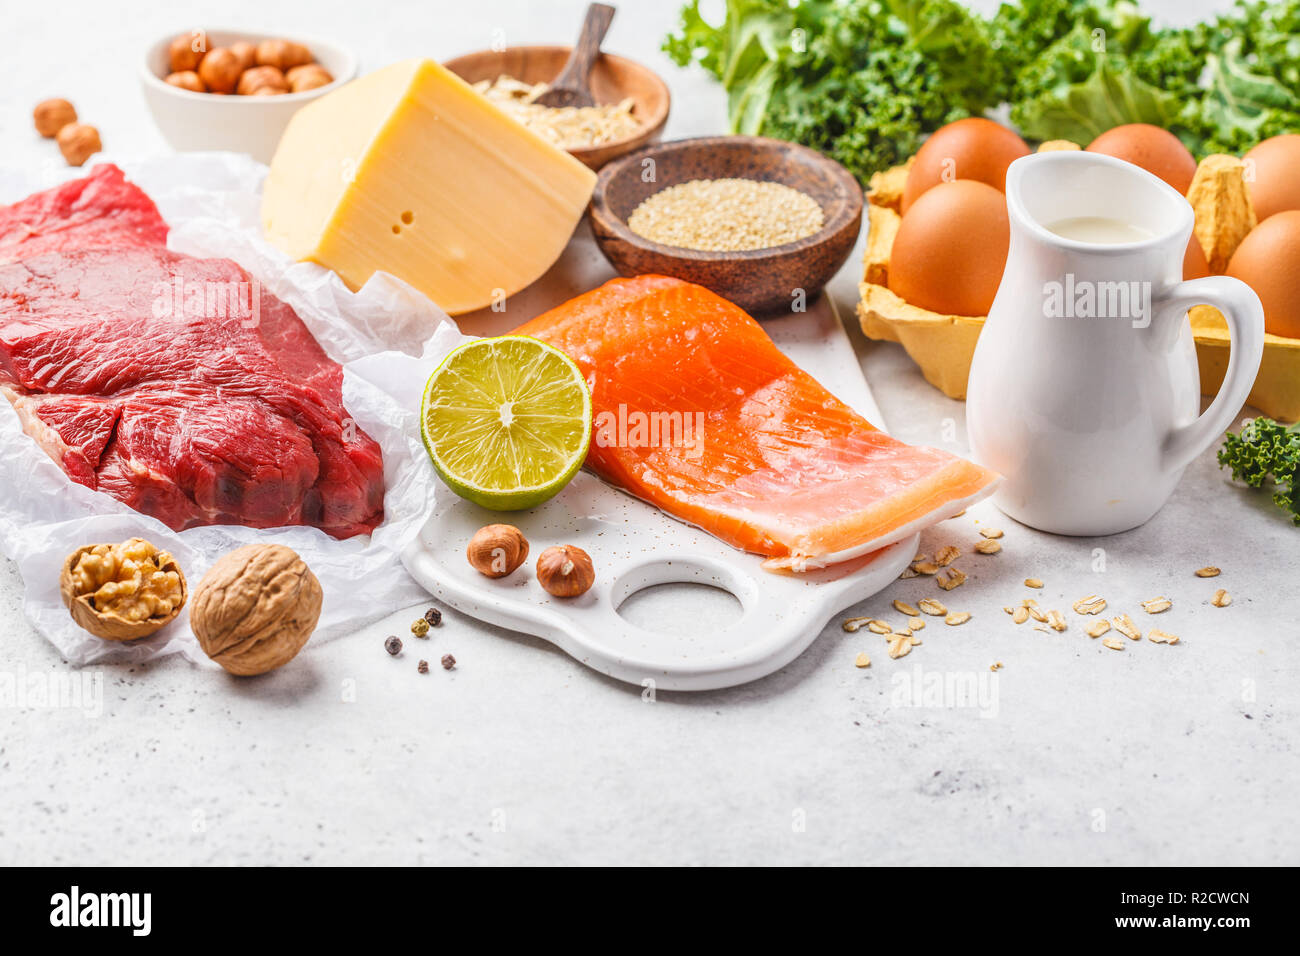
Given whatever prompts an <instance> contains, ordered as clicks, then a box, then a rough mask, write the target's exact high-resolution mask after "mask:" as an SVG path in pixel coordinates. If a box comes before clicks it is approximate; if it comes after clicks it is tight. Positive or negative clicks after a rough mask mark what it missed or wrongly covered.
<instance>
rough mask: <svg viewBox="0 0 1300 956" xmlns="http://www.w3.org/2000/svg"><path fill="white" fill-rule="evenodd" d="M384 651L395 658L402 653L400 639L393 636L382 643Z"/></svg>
mask: <svg viewBox="0 0 1300 956" xmlns="http://www.w3.org/2000/svg"><path fill="white" fill-rule="evenodd" d="M384 650H386V651H388V653H390V654H392V655H393V656H394V657H396V656H397V655H398V654H400V653H402V639H401V638H400V637H398V636H397V635H396V634H394V635H393V636H392V637H390V638H389V639H388V640H386V641H384Z"/></svg>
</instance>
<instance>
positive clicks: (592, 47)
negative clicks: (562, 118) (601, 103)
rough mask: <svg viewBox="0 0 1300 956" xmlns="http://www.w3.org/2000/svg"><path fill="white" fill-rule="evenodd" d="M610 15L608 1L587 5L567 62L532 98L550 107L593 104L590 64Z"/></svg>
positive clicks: (605, 30)
mask: <svg viewBox="0 0 1300 956" xmlns="http://www.w3.org/2000/svg"><path fill="white" fill-rule="evenodd" d="M613 19H614V8H613V7H611V6H609V5H607V4H604V3H593V4H591V5H590V6H589V7H587V16H586V18H585V19H584V20H583V21H582V33H581V34H580V35H579V36H578V42H577V44H575V45H574V47H573V52H572V53H570V54H569V59H568V62H566V63H565V64H564V69H563V70H561V71H560V75H559V76H557V77H556V78H555V79H554V80H553V81H552V82H551V84H550V89H548V90H547V91H546V92H545V93H543V94H542V95H541V96H539V97H538V98H537V99H536V100H534V102H536V103H538V104H540V105H541V106H551V107H563V106H595V105H596V101H595V99H593V98H592V95H591V67H592V64H594V63H595V62H596V57H598V56H600V43H601V41H602V40H604V39H605V33H606V32H607V31H608V30H609V23H610V21H611V20H613Z"/></svg>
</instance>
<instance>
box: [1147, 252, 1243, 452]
mask: <svg viewBox="0 0 1300 956" xmlns="http://www.w3.org/2000/svg"><path fill="white" fill-rule="evenodd" d="M1194 305H1211V306H1213V307H1214V308H1216V309H1218V310H1219V311H1220V312H1221V313H1222V314H1223V317H1224V319H1226V320H1227V323H1228V335H1229V337H1230V339H1231V351H1230V352H1229V353H1228V369H1227V371H1226V372H1225V373H1224V376H1223V384H1222V385H1220V386H1219V393H1218V394H1217V395H1216V396H1215V397H1214V401H1213V402H1211V403H1210V407H1209V408H1207V409H1206V410H1205V411H1204V412H1202V413H1201V415H1200V416H1199V417H1198V418H1197V419H1196V420H1195V421H1194V422H1191V423H1189V424H1187V425H1183V426H1181V427H1179V428H1175V429H1174V430H1173V431H1171V432H1170V433H1169V434H1168V435H1167V436H1166V437H1165V441H1164V447H1163V448H1162V449H1161V457H1162V458H1163V459H1164V463H1165V468H1166V469H1167V470H1169V471H1174V470H1177V469H1180V468H1184V467H1186V466H1187V465H1188V464H1190V463H1191V461H1192V459H1194V458H1195V457H1196V456H1197V455H1199V454H1200V453H1201V452H1203V451H1205V449H1206V448H1208V447H1210V445H1211V444H1212V443H1213V442H1214V441H1215V440H1216V439H1217V438H1218V437H1219V436H1220V435H1222V434H1223V433H1224V432H1225V431H1227V429H1228V427H1229V426H1230V425H1231V424H1232V421H1233V419H1234V418H1235V417H1236V415H1237V412H1238V411H1239V410H1240V409H1241V406H1242V405H1244V404H1245V403H1246V398H1247V397H1248V396H1249V395H1250V390H1251V388H1252V387H1253V386H1254V384H1255V376H1256V375H1257V374H1258V372H1259V363H1260V360H1261V358H1262V357H1263V355H1264V307H1263V306H1262V305H1261V304H1260V301H1259V296H1257V295H1256V294H1255V291H1254V290H1253V289H1251V288H1250V286H1248V285H1246V283H1244V282H1242V281H1240V280H1238V279H1233V278H1230V277H1228V276H1209V277H1208V278H1204V279H1189V280H1188V281H1186V282H1180V283H1178V284H1177V285H1176V286H1174V287H1173V288H1172V289H1171V290H1170V291H1169V293H1168V294H1167V295H1165V296H1163V297H1162V298H1161V299H1160V301H1158V302H1156V303H1155V307H1156V309H1157V310H1160V311H1164V312H1169V311H1183V312H1186V311H1187V310H1188V309H1189V308H1191V307H1192V306H1194Z"/></svg>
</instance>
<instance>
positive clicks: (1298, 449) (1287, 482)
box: [1219, 418, 1300, 526]
mask: <svg viewBox="0 0 1300 956" xmlns="http://www.w3.org/2000/svg"><path fill="white" fill-rule="evenodd" d="M1219 467H1220V468H1231V469H1232V477H1233V480H1234V481H1243V482H1245V483H1246V484H1247V485H1249V486H1250V487H1251V488H1261V487H1263V486H1264V484H1265V483H1266V482H1272V483H1273V485H1274V486H1275V487H1276V489H1277V490H1276V491H1275V492H1274V494H1273V503H1274V504H1276V505H1277V506H1278V507H1279V508H1281V509H1282V511H1283V512H1285V513H1286V514H1288V515H1290V516H1291V521H1292V523H1293V524H1295V525H1297V526H1300V424H1296V425H1292V426H1291V427H1290V428H1288V427H1287V426H1285V425H1279V424H1278V423H1277V422H1275V421H1273V420H1272V419H1271V418H1255V419H1252V420H1250V421H1249V422H1247V423H1246V424H1245V425H1244V426H1243V427H1242V429H1241V431H1240V433H1238V434H1236V435H1228V437H1227V439H1225V440H1224V443H1223V447H1222V448H1220V449H1219Z"/></svg>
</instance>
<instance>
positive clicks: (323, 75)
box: [284, 63, 334, 93]
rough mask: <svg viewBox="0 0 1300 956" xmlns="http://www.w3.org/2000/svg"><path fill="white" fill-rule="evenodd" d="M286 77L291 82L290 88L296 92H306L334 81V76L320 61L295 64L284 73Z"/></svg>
mask: <svg viewBox="0 0 1300 956" xmlns="http://www.w3.org/2000/svg"><path fill="white" fill-rule="evenodd" d="M284 78H285V80H287V81H288V83H289V89H291V90H293V91H294V92H295V93H305V92H306V91H307V90H316V89H319V88H320V87H322V86H328V85H329V84H330V83H333V82H334V77H332V76H330V75H329V71H327V70H326V69H325V67H323V66H321V65H320V64H319V63H308V64H306V65H305V66H295V67H294V68H293V69H292V70H290V71H289V72H288V73H286V74H285V75H284Z"/></svg>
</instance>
